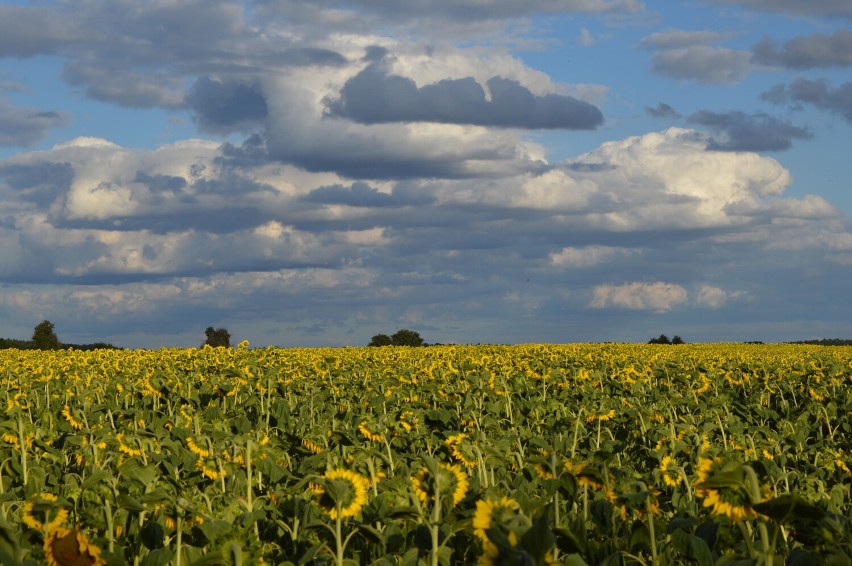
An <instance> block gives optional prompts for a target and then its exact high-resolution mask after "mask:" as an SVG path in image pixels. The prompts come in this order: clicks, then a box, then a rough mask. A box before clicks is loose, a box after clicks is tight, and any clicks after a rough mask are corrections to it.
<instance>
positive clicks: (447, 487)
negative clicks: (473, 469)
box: [411, 463, 470, 507]
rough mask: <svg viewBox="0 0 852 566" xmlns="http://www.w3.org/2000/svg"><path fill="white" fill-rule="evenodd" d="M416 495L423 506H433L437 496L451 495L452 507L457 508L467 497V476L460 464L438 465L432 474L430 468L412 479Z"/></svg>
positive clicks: (422, 470)
mask: <svg viewBox="0 0 852 566" xmlns="http://www.w3.org/2000/svg"><path fill="white" fill-rule="evenodd" d="M411 484H412V486H413V488H414V494H415V495H416V496H417V499H419V500H420V502H421V503H422V504H423V505H431V504H432V502H433V501H434V500H435V494H436V493H438V494H441V495H442V496H446V495H449V496H450V499H449V500H450V501H452V506H453V507H455V506H456V505H458V504H459V503H461V501H462V500H463V499H464V497H465V495H467V490H468V487H469V486H470V484H469V482H468V476H467V474H466V473H465V472H464V471H463V470H462V469H461V466H459V465H458V464H444V463H440V464H438V466H437V468H436V469H434V470H432V471H431V472H430V470H429V468H428V467H426V468H423V469H421V470H420V471H419V472H417V473H416V474H414V476H412V478H411Z"/></svg>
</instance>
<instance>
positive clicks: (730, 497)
mask: <svg viewBox="0 0 852 566" xmlns="http://www.w3.org/2000/svg"><path fill="white" fill-rule="evenodd" d="M696 476H697V481H696V483H695V494H696V495H697V496H698V497H701V498H702V499H703V500H704V502H703V505H704V507H708V508H710V511H711V513H713V514H714V515H717V516H720V517H727V518H728V519H729V520H730V521H732V522H739V521H743V520H745V519H751V518H754V517H756V516H757V514H756V513H755V511H754V510H753V509H752V507H751V506H752V503H754V501H752V497H751V495H750V494H749V490H748V488H747V487H746V486H745V482H744V472H743V470H742V465H741V464H740V463H739V462H725V461H723V460H722V459H721V458H716V459H712V460H711V459H709V458H700V459H699V463H698V467H697V469H696Z"/></svg>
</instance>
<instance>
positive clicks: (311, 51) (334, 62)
mask: <svg viewBox="0 0 852 566" xmlns="http://www.w3.org/2000/svg"><path fill="white" fill-rule="evenodd" d="M272 60H274V61H275V62H277V63H278V64H281V65H287V66H292V67H311V66H314V65H321V66H327V67H338V66H341V65H344V64H345V63H346V57H344V56H343V55H341V54H340V53H338V52H337V51H332V50H331V49H322V48H319V47H293V48H291V49H285V50H284V51H282V52H281V53H279V54H276V55H275V56H273V57H272Z"/></svg>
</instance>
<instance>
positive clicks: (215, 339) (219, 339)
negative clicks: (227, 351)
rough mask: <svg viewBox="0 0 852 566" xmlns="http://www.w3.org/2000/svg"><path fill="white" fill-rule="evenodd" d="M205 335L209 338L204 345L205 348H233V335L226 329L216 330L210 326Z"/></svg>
mask: <svg viewBox="0 0 852 566" xmlns="http://www.w3.org/2000/svg"><path fill="white" fill-rule="evenodd" d="M204 334H205V335H206V336H207V340H206V341H205V342H204V344H203V345H205V346H213V347H214V348H216V347H219V346H222V347H225V348H230V347H231V333H230V332H228V331H227V330H225V329H224V328H216V329H214V328H213V327H212V326H208V327H207V330H205V331H204Z"/></svg>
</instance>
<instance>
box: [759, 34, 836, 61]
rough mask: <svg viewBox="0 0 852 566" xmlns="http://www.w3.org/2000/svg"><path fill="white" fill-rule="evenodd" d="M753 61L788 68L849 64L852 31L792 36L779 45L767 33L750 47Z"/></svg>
mask: <svg viewBox="0 0 852 566" xmlns="http://www.w3.org/2000/svg"><path fill="white" fill-rule="evenodd" d="M752 51H753V52H754V61H755V62H757V63H762V64H764V65H777V66H781V67H786V68H788V69H811V68H817V67H849V66H852V31H849V30H837V31H835V32H834V33H833V34H831V35H824V34H813V35H808V36H802V37H794V38H793V39H790V40H788V41H785V42H784V43H783V44H781V45H779V44H778V42H777V41H774V40H772V39H770V38H768V37H764V38H763V39H761V40H760V41H759V42H758V43H757V44H756V45H755V46H754V47H753V48H752Z"/></svg>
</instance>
